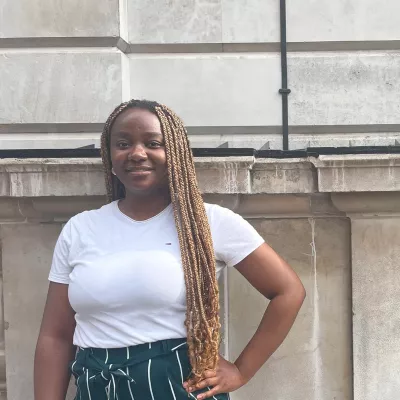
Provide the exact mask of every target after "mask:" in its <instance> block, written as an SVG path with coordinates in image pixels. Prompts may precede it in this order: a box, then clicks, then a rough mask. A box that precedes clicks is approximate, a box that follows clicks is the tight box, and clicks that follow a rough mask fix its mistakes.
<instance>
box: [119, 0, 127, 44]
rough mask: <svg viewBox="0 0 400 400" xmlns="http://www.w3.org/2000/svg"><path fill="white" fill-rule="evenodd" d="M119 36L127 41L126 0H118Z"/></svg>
mask: <svg viewBox="0 0 400 400" xmlns="http://www.w3.org/2000/svg"><path fill="white" fill-rule="evenodd" d="M119 36H120V37H121V39H123V40H125V42H128V3H127V0H119Z"/></svg>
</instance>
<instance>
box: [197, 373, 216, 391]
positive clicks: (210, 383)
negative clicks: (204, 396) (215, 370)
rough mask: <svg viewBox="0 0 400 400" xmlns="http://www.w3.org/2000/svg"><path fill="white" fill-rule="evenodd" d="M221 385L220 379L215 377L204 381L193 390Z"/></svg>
mask: <svg viewBox="0 0 400 400" xmlns="http://www.w3.org/2000/svg"><path fill="white" fill-rule="evenodd" d="M218 383H219V378H217V377H216V376H214V377H213V378H207V379H203V380H202V381H201V382H199V383H198V384H197V385H195V386H193V390H199V389H204V388H206V387H209V386H217V385H218Z"/></svg>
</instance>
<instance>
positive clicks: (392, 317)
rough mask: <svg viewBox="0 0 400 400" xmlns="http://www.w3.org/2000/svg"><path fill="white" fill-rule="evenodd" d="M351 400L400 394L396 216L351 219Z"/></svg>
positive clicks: (386, 399) (391, 399)
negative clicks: (352, 376)
mask: <svg viewBox="0 0 400 400" xmlns="http://www.w3.org/2000/svg"><path fill="white" fill-rule="evenodd" d="M352 248H353V261H352V270H353V312H354V315H353V349H354V400H376V399H380V400H396V399H397V398H398V396H399V393H400V380H399V374H398V371H399V370H400V352H399V347H400V335H399V327H400V325H399V324H400V311H399V306H398V301H397V299H399V298H400V273H399V259H400V219H399V218H398V217H390V218H374V219H353V220H352Z"/></svg>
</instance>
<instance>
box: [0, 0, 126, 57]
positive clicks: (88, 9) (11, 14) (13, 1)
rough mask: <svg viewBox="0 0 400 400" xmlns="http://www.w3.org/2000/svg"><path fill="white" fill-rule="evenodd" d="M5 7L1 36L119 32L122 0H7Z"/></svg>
mask: <svg viewBox="0 0 400 400" xmlns="http://www.w3.org/2000/svg"><path fill="white" fill-rule="evenodd" d="M1 7H2V12H1V13H0V38H29V37H42V38H47V37H96V36H97V37H101V36H113V37H115V36H118V34H119V21H118V18H119V17H118V0H87V1H84V2H81V1H79V0H69V1H64V0H41V1H40V3H38V2H35V1H30V0H4V1H3V2H2V6H1ZM3 62H4V61H3Z"/></svg>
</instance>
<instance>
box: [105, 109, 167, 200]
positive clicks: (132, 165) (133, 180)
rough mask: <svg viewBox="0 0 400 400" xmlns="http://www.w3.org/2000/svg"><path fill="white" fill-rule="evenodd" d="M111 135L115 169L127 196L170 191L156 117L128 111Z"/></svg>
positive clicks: (115, 122) (115, 125)
mask: <svg viewBox="0 0 400 400" xmlns="http://www.w3.org/2000/svg"><path fill="white" fill-rule="evenodd" d="M110 135H111V136H110V154H111V162H112V166H113V168H114V172H115V174H116V176H117V177H118V179H119V180H120V181H121V182H122V184H123V185H124V186H125V190H126V192H127V195H128V193H130V194H133V195H149V194H152V193H156V192H159V191H160V190H168V177H167V173H168V172H167V171H168V170H167V157H166V154H165V145H164V137H163V134H162V131H161V125H160V121H159V120H158V118H157V116H156V115H155V114H153V113H152V112H150V111H148V110H144V109H140V108H131V109H129V108H128V109H127V110H125V111H123V112H122V113H121V114H120V115H119V116H118V117H117V118H116V120H115V121H114V123H113V125H112V128H111V133H110Z"/></svg>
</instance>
